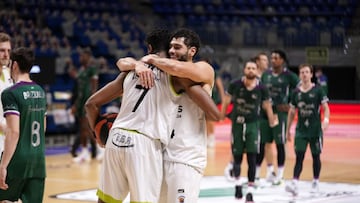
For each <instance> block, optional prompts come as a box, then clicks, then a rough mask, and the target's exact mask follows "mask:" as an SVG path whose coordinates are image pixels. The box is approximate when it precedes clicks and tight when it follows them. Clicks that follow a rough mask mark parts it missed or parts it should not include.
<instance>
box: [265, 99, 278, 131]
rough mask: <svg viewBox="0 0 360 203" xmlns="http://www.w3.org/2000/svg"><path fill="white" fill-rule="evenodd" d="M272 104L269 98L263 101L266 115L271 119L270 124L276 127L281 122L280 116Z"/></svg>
mask: <svg viewBox="0 0 360 203" xmlns="http://www.w3.org/2000/svg"><path fill="white" fill-rule="evenodd" d="M271 106H272V104H271V101H270V100H269V99H268V100H264V101H263V102H262V108H263V109H264V110H265V112H266V115H267V117H268V120H269V126H270V127H274V126H276V125H278V124H279V120H278V117H277V115H276V114H274V112H273V110H272V107H271Z"/></svg>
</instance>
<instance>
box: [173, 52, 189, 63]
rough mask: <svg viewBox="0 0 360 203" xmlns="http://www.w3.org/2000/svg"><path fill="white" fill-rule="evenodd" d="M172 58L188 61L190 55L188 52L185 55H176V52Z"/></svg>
mask: <svg viewBox="0 0 360 203" xmlns="http://www.w3.org/2000/svg"><path fill="white" fill-rule="evenodd" d="M171 58H172V59H176V60H178V61H188V55H187V53H185V54H183V55H176V54H173V55H172V56H171Z"/></svg>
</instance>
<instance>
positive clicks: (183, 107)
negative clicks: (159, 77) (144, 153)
mask: <svg viewBox="0 0 360 203" xmlns="http://www.w3.org/2000/svg"><path fill="white" fill-rule="evenodd" d="M206 137H207V136H206V120H205V113H204V111H203V110H201V109H200V107H199V106H198V105H197V104H195V103H194V102H193V101H192V100H191V99H190V98H189V96H188V95H187V94H182V96H181V98H180V99H179V101H178V111H177V115H176V125H175V128H174V132H173V133H172V135H171V140H170V142H169V144H168V146H166V148H165V151H164V160H166V161H172V162H178V163H183V164H186V165H189V166H192V167H194V168H195V169H196V170H197V171H199V172H200V173H203V172H204V170H205V167H206V161H207V145H206V139H207V138H206Z"/></svg>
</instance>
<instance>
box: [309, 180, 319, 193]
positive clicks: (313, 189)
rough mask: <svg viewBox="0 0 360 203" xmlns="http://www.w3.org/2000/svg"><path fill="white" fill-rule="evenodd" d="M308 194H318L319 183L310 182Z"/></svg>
mask: <svg viewBox="0 0 360 203" xmlns="http://www.w3.org/2000/svg"><path fill="white" fill-rule="evenodd" d="M310 193H319V183H318V182H316V181H313V182H312V184H311V190H310Z"/></svg>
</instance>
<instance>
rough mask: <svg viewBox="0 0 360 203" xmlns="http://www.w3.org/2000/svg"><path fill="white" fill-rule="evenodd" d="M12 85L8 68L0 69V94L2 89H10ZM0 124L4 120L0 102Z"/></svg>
mask: <svg viewBox="0 0 360 203" xmlns="http://www.w3.org/2000/svg"><path fill="white" fill-rule="evenodd" d="M12 84H13V82H12V80H11V77H10V70H9V68H8V67H2V74H1V75H0V93H2V92H3V91H4V89H6V88H8V87H10V86H11V85H12ZM0 115H1V116H0V122H1V123H5V122H6V121H5V118H4V111H3V106H2V103H1V102H0ZM0 135H2V133H1V132H0Z"/></svg>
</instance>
